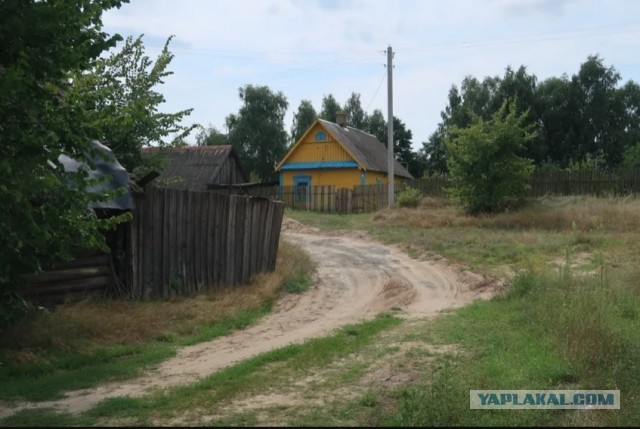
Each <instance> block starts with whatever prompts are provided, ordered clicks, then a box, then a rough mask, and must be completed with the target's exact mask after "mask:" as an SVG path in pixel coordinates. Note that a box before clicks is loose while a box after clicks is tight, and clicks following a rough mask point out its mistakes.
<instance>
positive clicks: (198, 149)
mask: <svg viewBox="0 0 640 429" xmlns="http://www.w3.org/2000/svg"><path fill="white" fill-rule="evenodd" d="M142 152H143V154H145V153H146V154H151V153H161V154H162V156H163V157H164V159H166V160H167V161H168V163H167V165H166V166H165V167H164V168H163V170H162V171H161V172H160V176H159V177H158V179H156V180H162V179H170V178H174V177H181V178H182V179H183V181H182V182H180V183H175V184H171V185H170V186H172V187H178V188H182V189H207V185H209V184H210V183H214V182H215V178H216V177H217V176H218V174H220V170H221V169H222V166H223V165H224V163H225V162H226V160H227V159H228V158H229V157H230V156H233V157H235V158H236V161H237V157H236V156H235V153H234V152H233V149H232V148H231V146H230V145H219V146H185V147H179V148H175V147H171V148H168V147H167V148H155V147H154V148H143V150H142ZM238 166H239V163H238Z"/></svg>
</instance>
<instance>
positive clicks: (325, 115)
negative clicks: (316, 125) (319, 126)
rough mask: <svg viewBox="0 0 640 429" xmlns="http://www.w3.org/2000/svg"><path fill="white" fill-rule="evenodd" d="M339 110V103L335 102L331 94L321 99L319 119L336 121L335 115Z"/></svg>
mask: <svg viewBox="0 0 640 429" xmlns="http://www.w3.org/2000/svg"><path fill="white" fill-rule="evenodd" d="M340 110H341V107H340V103H338V101H337V100H336V98H335V97H334V96H333V94H329V95H325V96H324V97H322V109H321V110H320V115H319V117H320V118H322V119H324V120H326V121H329V122H335V121H336V114H337V113H338V112H339V111H340Z"/></svg>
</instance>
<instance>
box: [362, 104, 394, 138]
mask: <svg viewBox="0 0 640 429" xmlns="http://www.w3.org/2000/svg"><path fill="white" fill-rule="evenodd" d="M363 131H367V132H368V133H369V134H373V135H374V136H376V138H377V139H378V140H380V141H381V142H382V143H384V145H385V146H386V145H387V132H388V130H387V121H385V119H384V115H383V114H382V111H381V110H380V109H375V110H374V111H373V113H372V114H371V115H369V118H368V120H367V124H366V127H365V129H364V130H363Z"/></svg>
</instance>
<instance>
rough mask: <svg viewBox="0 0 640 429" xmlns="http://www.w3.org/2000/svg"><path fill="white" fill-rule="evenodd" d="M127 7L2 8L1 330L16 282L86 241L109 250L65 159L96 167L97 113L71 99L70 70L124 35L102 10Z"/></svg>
mask: <svg viewBox="0 0 640 429" xmlns="http://www.w3.org/2000/svg"><path fill="white" fill-rule="evenodd" d="M124 2H125V1H121V0H100V1H89V0H69V1H53V0H50V1H37V0H3V1H2V2H0V177H1V179H0V201H2V204H0V325H1V324H2V323H3V322H6V321H7V319H10V318H11V317H12V314H11V311H12V309H14V308H15V306H13V305H12V302H13V303H15V299H17V298H16V296H15V292H16V289H15V287H16V283H17V279H18V277H19V276H20V275H21V274H23V273H28V272H37V271H38V270H40V269H42V268H43V267H46V266H47V265H48V264H50V263H51V262H52V261H54V260H56V259H58V258H65V257H66V258H68V257H70V254H71V249H72V248H73V247H74V246H76V245H78V244H82V245H84V246H87V247H101V246H103V245H104V239H103V238H102V235H101V234H100V226H101V225H100V222H98V221H97V220H95V218H94V217H92V216H91V215H90V214H89V213H88V212H87V204H88V203H89V202H90V201H92V200H95V199H99V198H101V197H102V196H100V195H90V194H87V193H86V192H84V189H86V185H87V184H88V182H87V175H86V173H85V172H82V171H79V172H76V173H67V172H64V170H63V168H62V165H61V164H60V163H59V161H58V157H59V155H61V154H63V153H64V154H66V155H68V156H71V157H75V158H77V159H84V160H87V161H88V162H89V159H90V157H91V153H90V152H91V149H90V145H89V142H90V139H92V138H95V137H96V136H97V132H96V129H95V128H93V125H92V121H91V120H90V117H91V115H90V114H89V112H87V111H86V109H85V107H84V106H83V105H82V104H79V103H76V102H74V101H73V100H70V99H69V97H68V96H67V92H68V90H69V85H68V82H69V76H70V73H76V72H79V71H82V70H89V69H91V68H92V66H93V65H94V64H95V61H96V60H97V59H98V57H99V56H100V55H101V53H102V52H104V51H106V50H108V49H109V48H111V47H113V46H114V45H115V44H116V42H117V41H118V40H119V37H118V36H109V35H107V34H106V33H104V32H103V31H102V21H101V17H102V13H103V11H105V10H108V9H111V8H113V7H120V6H121V4H122V3H124Z"/></svg>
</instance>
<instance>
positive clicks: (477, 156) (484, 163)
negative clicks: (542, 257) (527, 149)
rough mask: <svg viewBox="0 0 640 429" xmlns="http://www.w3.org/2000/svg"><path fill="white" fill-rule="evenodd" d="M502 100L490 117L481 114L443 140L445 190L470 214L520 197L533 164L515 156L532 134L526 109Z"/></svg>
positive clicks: (490, 210)
mask: <svg viewBox="0 0 640 429" xmlns="http://www.w3.org/2000/svg"><path fill="white" fill-rule="evenodd" d="M515 110H516V109H515V106H514V105H513V104H512V105H508V104H506V102H505V104H503V105H502V107H501V108H500V110H499V111H498V112H496V113H495V114H494V115H493V117H492V118H491V120H489V121H484V120H482V119H481V118H479V117H475V118H474V122H473V123H472V124H471V125H470V126H469V127H467V128H455V127H454V128H453V129H452V132H451V134H452V138H450V139H449V140H448V141H447V151H448V155H449V156H448V158H447V165H448V167H449V173H450V178H451V187H450V188H449V193H450V195H451V196H452V197H454V198H455V199H457V200H458V201H459V202H460V203H462V204H463V205H464V207H465V209H466V210H467V211H468V212H469V213H472V214H477V213H483V212H495V211H498V210H501V209H504V208H505V207H507V206H508V205H509V204H512V203H514V202H515V201H518V200H519V199H520V198H522V197H523V196H524V195H525V193H526V190H527V188H528V182H529V178H530V177H531V174H532V173H533V162H532V161H531V160H529V159H525V158H521V157H520V156H518V154H519V153H520V152H521V151H522V148H523V147H524V146H525V143H526V142H527V141H529V140H531V139H533V138H534V137H535V133H534V131H533V129H532V126H528V125H526V124H525V121H526V116H527V112H525V113H523V114H521V115H516V113H515Z"/></svg>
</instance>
